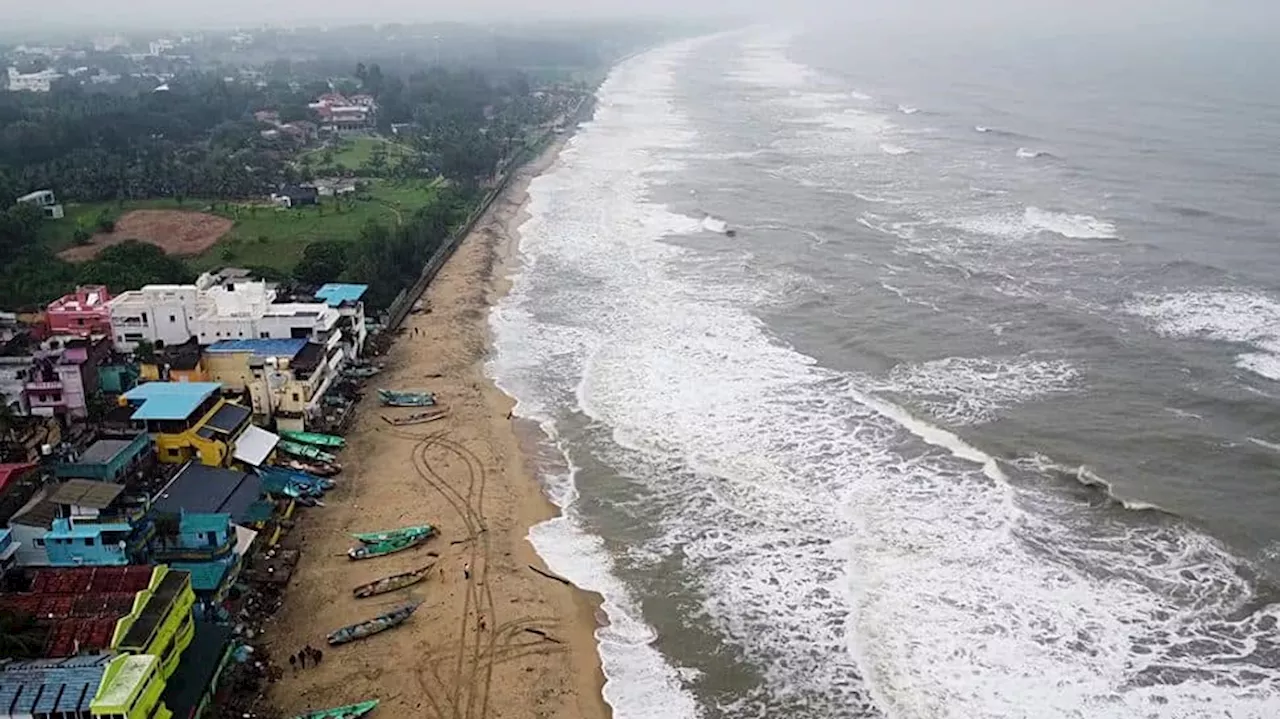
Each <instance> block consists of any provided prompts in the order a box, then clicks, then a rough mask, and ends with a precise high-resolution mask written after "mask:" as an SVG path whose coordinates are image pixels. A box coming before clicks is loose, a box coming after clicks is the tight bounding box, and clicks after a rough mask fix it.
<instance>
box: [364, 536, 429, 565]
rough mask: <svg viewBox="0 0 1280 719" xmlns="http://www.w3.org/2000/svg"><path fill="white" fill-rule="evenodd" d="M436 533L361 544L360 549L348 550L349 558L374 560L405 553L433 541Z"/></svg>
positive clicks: (396, 537)
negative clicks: (429, 540)
mask: <svg viewBox="0 0 1280 719" xmlns="http://www.w3.org/2000/svg"><path fill="white" fill-rule="evenodd" d="M434 535H435V532H424V533H422V534H401V535H398V536H395V537H392V538H390V539H388V540H385V541H382V542H369V543H367V544H366V543H363V542H362V543H361V544H360V546H358V547H352V548H351V549H348V550H347V556H348V557H350V558H351V559H353V560H355V559H372V558H373V557H385V556H386V555H388V554H395V553H396V552H401V551H404V550H406V549H408V548H410V547H416V546H418V545H419V544H424V543H426V541H427V540H428V539H431V537H432V536H434Z"/></svg>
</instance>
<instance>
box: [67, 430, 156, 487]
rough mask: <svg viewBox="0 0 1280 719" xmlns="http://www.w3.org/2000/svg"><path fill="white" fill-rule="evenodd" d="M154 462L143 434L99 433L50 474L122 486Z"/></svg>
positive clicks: (146, 437)
mask: <svg viewBox="0 0 1280 719" xmlns="http://www.w3.org/2000/svg"><path fill="white" fill-rule="evenodd" d="M154 459H155V456H154V455H153V454H152V453H151V438H150V437H149V436H147V434H146V433H145V432H134V433H132V434H101V435H99V436H98V437H97V438H96V439H95V440H94V441H93V443H92V444H90V445H89V446H88V447H87V448H85V450H84V451H83V452H78V453H73V454H70V455H68V456H66V457H65V458H64V459H63V460H62V461H61V462H59V463H57V464H56V465H54V468H53V474H54V476H56V477H59V478H61V479H76V478H79V479H93V480H97V481H99V482H115V483H124V482H126V481H127V480H128V479H129V478H130V477H132V476H134V475H137V474H138V473H140V472H141V471H142V470H143V469H144V468H145V467H147V466H148V465H149V464H151V463H152V462H153V461H154Z"/></svg>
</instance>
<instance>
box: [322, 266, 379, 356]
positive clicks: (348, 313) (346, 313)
mask: <svg viewBox="0 0 1280 719" xmlns="http://www.w3.org/2000/svg"><path fill="white" fill-rule="evenodd" d="M368 291H369V285H353V284H344V283H339V282H330V283H328V284H326V285H321V286H320V289H318V290H316V299H318V300H323V301H324V302H325V304H327V305H329V306H330V307H332V308H334V309H336V310H338V314H339V315H340V316H341V317H342V322H341V323H340V324H339V327H340V328H341V329H342V334H343V337H344V338H345V341H347V343H348V345H347V349H348V351H347V356H348V357H353V358H354V357H359V356H360V355H361V354H363V353H364V343H365V340H366V339H368V337H369V330H368V328H367V327H366V325H365V314H364V295H365V293H366V292H368Z"/></svg>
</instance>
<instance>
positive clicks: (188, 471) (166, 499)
mask: <svg viewBox="0 0 1280 719" xmlns="http://www.w3.org/2000/svg"><path fill="white" fill-rule="evenodd" d="M261 493H262V487H261V483H260V482H259V481H258V478H257V477H254V476H251V475H248V474H245V473H244V472H236V471H232V470H229V469H222V468H221V467H209V466H206V465H203V464H200V463H198V462H189V463H187V465H186V466H185V467H183V468H182V470H181V471H179V472H178V474H177V476H175V477H174V478H173V480H172V481H170V482H169V486H167V487H165V488H164V489H163V490H161V491H160V494H158V495H157V496H156V498H155V504H154V505H153V506H154V508H155V510H156V511H158V512H164V513H167V514H179V513H186V514H229V515H231V518H232V519H233V520H235V519H238V518H239V517H240V515H242V514H244V512H245V510H247V509H248V508H249V505H251V504H253V502H254V501H255V500H257V499H258V495H260V494H261Z"/></svg>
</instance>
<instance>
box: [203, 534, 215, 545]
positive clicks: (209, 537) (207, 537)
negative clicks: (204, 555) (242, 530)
mask: <svg viewBox="0 0 1280 719" xmlns="http://www.w3.org/2000/svg"><path fill="white" fill-rule="evenodd" d="M204 536H205V541H206V542H208V543H209V546H210V547H213V546H217V544H218V533H217V532H205V533H204Z"/></svg>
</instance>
